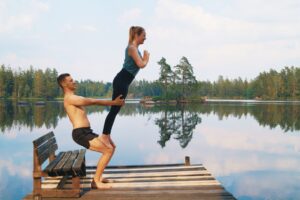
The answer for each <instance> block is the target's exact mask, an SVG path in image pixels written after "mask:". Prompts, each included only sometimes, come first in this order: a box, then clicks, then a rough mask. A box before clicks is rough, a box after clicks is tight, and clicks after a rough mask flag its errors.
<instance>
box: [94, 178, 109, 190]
mask: <svg viewBox="0 0 300 200" xmlns="http://www.w3.org/2000/svg"><path fill="white" fill-rule="evenodd" d="M91 188H92V189H99V190H107V189H110V188H112V186H111V185H108V184H105V183H102V182H101V181H99V182H96V181H95V180H94V179H93V180H92V182H91Z"/></svg>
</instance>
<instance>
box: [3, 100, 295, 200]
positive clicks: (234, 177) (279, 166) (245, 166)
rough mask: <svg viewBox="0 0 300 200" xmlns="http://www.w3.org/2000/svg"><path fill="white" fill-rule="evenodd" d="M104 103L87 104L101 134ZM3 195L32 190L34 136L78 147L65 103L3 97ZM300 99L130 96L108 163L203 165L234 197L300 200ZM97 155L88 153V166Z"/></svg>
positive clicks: (115, 129)
mask: <svg viewBox="0 0 300 200" xmlns="http://www.w3.org/2000/svg"><path fill="white" fill-rule="evenodd" d="M108 110H109V107H96V106H91V107H88V108H87V113H88V118H89V119H90V122H91V127H92V129H93V130H94V131H95V132H97V133H101V131H102V128H103V122H104V119H105V117H106V115H107V112H108ZM0 111H1V112H0V130H1V132H0V150H1V155H0V178H1V184H0V199H1V200H2V199H3V200H10V199H21V198H22V197H24V196H25V195H26V194H27V193H29V192H31V191H32V162H33V161H32V141H33V140H34V139H35V138H38V137H39V136H41V135H43V134H45V133H48V132H50V131H53V132H54V133H55V135H56V138H57V143H58V147H59V151H64V150H71V149H75V148H76V149H77V148H80V146H78V145H77V144H75V143H74V142H73V140H72V137H71V131H72V126H71V123H70V121H69V119H68V118H67V116H66V113H65V112H64V109H63V104H62V102H46V104H45V105H43V104H42V105H35V104H32V103H29V104H17V103H16V102H15V101H0ZM299 130H300V103H299V102H252V101H249V102H247V101H246V102H243V101H242V102H218V101H213V102H207V103H204V104H191V105H181V106H171V105H170V106H165V105H155V106H148V107H145V106H142V105H141V104H139V103H134V102H133V103H127V104H126V105H125V106H124V107H123V108H122V110H121V112H120V114H119V115H118V116H117V118H116V121H115V124H114V127H113V130H112V138H113V140H114V142H115V144H116V145H117V149H116V152H115V155H114V157H113V159H112V160H111V162H110V165H136V164H166V163H183V162H184V157H185V156H190V157H191V164H200V163H201V164H203V165H204V166H205V167H206V168H207V169H208V170H209V171H210V172H211V173H212V174H213V176H215V177H216V178H217V179H218V180H219V181H220V182H221V183H222V184H223V186H224V187H225V188H226V190H228V191H229V192H231V193H232V194H233V195H234V196H235V197H236V198H238V199H241V200H249V199H259V200H260V199H272V200H274V199H285V200H290V199H300V184H299V182H300V131H299ZM98 158H99V154H97V153H94V152H90V151H88V152H87V155H86V162H87V165H95V164H96V162H97V161H98Z"/></svg>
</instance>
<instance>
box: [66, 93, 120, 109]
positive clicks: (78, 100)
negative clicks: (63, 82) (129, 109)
mask: <svg viewBox="0 0 300 200" xmlns="http://www.w3.org/2000/svg"><path fill="white" fill-rule="evenodd" d="M121 97H122V95H120V96H118V97H117V98H115V99H114V100H100V99H93V98H85V97H81V96H77V95H72V96H70V97H68V98H67V99H66V100H67V101H68V103H69V104H72V105H74V106H91V105H100V106H123V105H124V103H125V101H124V99H121Z"/></svg>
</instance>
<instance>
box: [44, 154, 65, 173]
mask: <svg viewBox="0 0 300 200" xmlns="http://www.w3.org/2000/svg"><path fill="white" fill-rule="evenodd" d="M64 154H65V152H59V154H58V155H57V156H56V158H55V160H53V161H52V162H51V163H49V165H48V166H47V167H46V168H45V169H44V172H46V173H48V175H49V176H55V175H56V174H55V173H54V172H53V169H54V167H55V166H56V165H57V163H59V161H60V160H61V158H62V157H63V155H64Z"/></svg>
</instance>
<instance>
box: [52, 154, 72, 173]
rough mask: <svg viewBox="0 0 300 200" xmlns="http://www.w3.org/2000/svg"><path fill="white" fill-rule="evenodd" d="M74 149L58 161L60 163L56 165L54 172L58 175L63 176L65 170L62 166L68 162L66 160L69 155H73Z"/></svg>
mask: <svg viewBox="0 0 300 200" xmlns="http://www.w3.org/2000/svg"><path fill="white" fill-rule="evenodd" d="M71 154H72V151H67V152H66V153H65V154H64V156H63V157H62V159H61V160H60V161H59V162H58V164H57V165H56V166H55V167H54V169H53V172H54V173H55V174H56V175H57V176H63V175H64V174H63V171H62V168H63V166H64V165H65V164H66V161H67V160H68V159H69V157H70V156H71Z"/></svg>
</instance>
